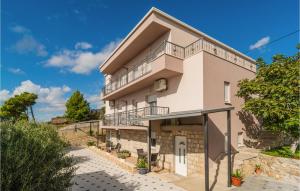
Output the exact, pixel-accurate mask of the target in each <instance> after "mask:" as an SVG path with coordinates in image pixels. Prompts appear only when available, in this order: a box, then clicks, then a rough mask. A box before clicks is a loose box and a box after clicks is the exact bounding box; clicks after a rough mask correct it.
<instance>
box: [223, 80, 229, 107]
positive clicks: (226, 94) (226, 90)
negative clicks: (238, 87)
mask: <svg viewBox="0 0 300 191" xmlns="http://www.w3.org/2000/svg"><path fill="white" fill-rule="evenodd" d="M224 102H225V103H230V83H229V82H224Z"/></svg>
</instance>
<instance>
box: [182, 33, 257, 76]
mask: <svg viewBox="0 0 300 191" xmlns="http://www.w3.org/2000/svg"><path fill="white" fill-rule="evenodd" d="M202 50H205V51H206V52H209V53H211V54H213V55H215V56H217V57H220V58H222V59H224V60H227V61H229V62H231V63H235V64H237V65H239V66H241V67H243V68H246V69H248V70H251V71H254V72H255V71H256V65H255V64H254V63H252V62H250V61H248V60H245V59H244V58H242V57H240V56H238V55H237V54H235V53H233V52H232V51H228V50H225V49H224V48H222V47H220V46H218V45H215V44H213V43H211V42H209V41H207V40H205V39H203V38H201V39H199V40H197V41H195V42H193V43H191V44H190V45H188V46H186V47H185V48H184V57H185V58H187V57H190V56H193V55H194V54H197V53H198V52H200V51H202Z"/></svg>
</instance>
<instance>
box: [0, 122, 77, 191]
mask: <svg viewBox="0 0 300 191" xmlns="http://www.w3.org/2000/svg"><path fill="white" fill-rule="evenodd" d="M0 130H1V190H2V191H10V190H14V191H18V190H26V191H27V190H32V191H36V190H37V191H39V190H52V191H56V190H57V191H61V190H67V188H68V187H70V186H71V179H72V177H73V175H74V172H75V168H74V167H73V158H71V157H69V156H66V155H65V154H66V153H65V147H64V146H65V143H64V142H63V141H62V140H61V139H60V138H59V136H58V134H57V132H56V131H55V130H54V128H52V126H49V125H46V124H38V125H34V124H29V123H25V122H19V123H17V124H14V125H13V124H10V123H1V124H0Z"/></svg>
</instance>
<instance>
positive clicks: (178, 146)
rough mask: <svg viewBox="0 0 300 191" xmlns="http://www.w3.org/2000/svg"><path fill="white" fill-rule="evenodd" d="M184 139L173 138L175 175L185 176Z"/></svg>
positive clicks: (185, 151)
mask: <svg viewBox="0 0 300 191" xmlns="http://www.w3.org/2000/svg"><path fill="white" fill-rule="evenodd" d="M186 155H187V149H186V137H183V136H176V137H175V173H176V174H179V175H182V176H187V156H186Z"/></svg>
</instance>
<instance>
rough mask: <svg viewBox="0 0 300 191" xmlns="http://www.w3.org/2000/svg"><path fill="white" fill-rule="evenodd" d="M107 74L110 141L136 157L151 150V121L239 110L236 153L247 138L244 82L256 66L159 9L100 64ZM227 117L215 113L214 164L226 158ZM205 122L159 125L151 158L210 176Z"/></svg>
mask: <svg viewBox="0 0 300 191" xmlns="http://www.w3.org/2000/svg"><path fill="white" fill-rule="evenodd" d="M99 69H100V71H101V72H102V73H103V74H104V76H105V86H104V88H103V91H102V95H101V96H102V100H103V101H104V102H105V109H106V117H105V120H104V124H103V128H106V129H108V131H109V132H110V133H107V139H109V140H110V141H112V142H113V143H114V144H116V143H120V144H121V148H122V149H126V150H129V151H131V153H132V154H133V155H135V156H136V153H137V149H144V150H145V151H147V131H146V130H147V127H148V126H149V121H147V120H145V119H146V118H147V117H149V116H164V115H167V114H171V113H177V112H186V111H195V110H204V109H213V108H221V107H227V106H228V107H229V106H233V107H234V108H235V109H234V110H233V111H232V112H231V113H232V114H231V123H232V132H231V136H232V148H233V149H234V150H238V149H239V148H240V147H242V146H244V145H243V140H244V138H245V136H246V135H245V134H246V133H245V132H244V129H245V127H244V123H243V121H242V120H241V119H240V118H241V116H240V110H241V107H242V104H243V100H242V99H241V98H238V97H237V96H236V93H237V90H238V87H237V84H238V81H239V80H242V79H246V78H247V79H251V78H253V77H254V76H255V72H256V65H255V61H254V60H253V59H251V58H249V57H248V56H246V55H244V54H242V53H240V52H239V51H237V50H234V49H233V48H231V47H229V46H227V45H225V44H223V43H221V42H219V41H217V40H215V39H214V38H212V37H210V36H208V35H206V34H204V33H202V32H200V31H198V30H196V29H194V28H193V27H191V26H189V25H187V24H185V23H183V22H181V21H179V20H177V19H176V18H174V17H172V16H170V15H168V14H166V13H164V12H162V11H160V10H158V9H156V8H152V9H151V10H150V11H149V12H148V13H147V14H146V15H145V17H144V18H143V19H142V20H141V21H140V22H139V23H138V24H137V25H136V27H135V28H134V29H133V30H132V31H131V32H130V33H129V34H128V36H127V37H126V38H125V39H124V40H123V41H122V42H121V43H120V45H119V46H118V47H117V48H116V50H115V51H114V52H113V53H112V54H111V55H110V56H109V57H108V58H107V60H106V61H105V62H104V63H103V64H102V65H100V66H99ZM226 142H227V132H226V114H225V113H218V114H211V115H209V145H210V151H209V158H210V160H211V161H215V160H216V159H217V158H218V157H219V156H220V155H221V154H222V153H226ZM203 148H204V142H203V120H202V118H201V117H200V116H199V117H186V118H174V119H166V120H156V121H153V124H152V132H151V152H152V153H158V159H157V160H158V163H159V165H160V166H161V167H163V168H165V169H169V170H170V171H171V172H174V173H176V174H179V175H183V176H187V175H191V174H194V173H203V168H204V166H203Z"/></svg>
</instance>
